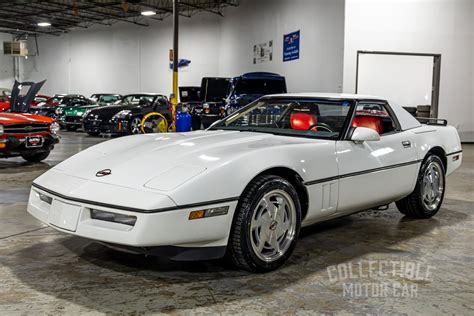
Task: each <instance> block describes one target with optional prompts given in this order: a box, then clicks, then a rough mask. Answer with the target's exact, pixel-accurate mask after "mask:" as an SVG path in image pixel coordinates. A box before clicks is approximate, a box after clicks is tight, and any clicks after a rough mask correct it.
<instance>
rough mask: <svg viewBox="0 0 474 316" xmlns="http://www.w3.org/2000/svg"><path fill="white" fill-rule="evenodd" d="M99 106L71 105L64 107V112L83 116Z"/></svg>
mask: <svg viewBox="0 0 474 316" xmlns="http://www.w3.org/2000/svg"><path fill="white" fill-rule="evenodd" d="M96 107H98V105H85V106H69V107H65V108H64V114H66V115H72V116H76V115H79V116H82V115H83V114H84V112H86V111H87V110H89V109H93V108H96Z"/></svg>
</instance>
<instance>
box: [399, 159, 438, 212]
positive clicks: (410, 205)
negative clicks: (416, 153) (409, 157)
mask: <svg viewBox="0 0 474 316" xmlns="http://www.w3.org/2000/svg"><path fill="white" fill-rule="evenodd" d="M445 186H446V181H445V170H444V165H443V162H442V161H441V159H440V158H439V157H438V156H436V155H430V156H428V157H427V158H426V159H425V160H424V161H423V164H422V165H421V168H420V173H419V175H418V179H417V183H416V187H415V190H414V191H413V192H412V193H411V194H410V195H409V196H407V197H405V198H403V199H401V200H399V201H397V202H396V204H397V208H398V210H399V211H400V212H402V213H403V214H405V215H407V216H409V217H414V218H430V217H432V216H434V215H435V214H436V213H438V211H439V209H440V207H441V204H442V203H443V198H444V191H445Z"/></svg>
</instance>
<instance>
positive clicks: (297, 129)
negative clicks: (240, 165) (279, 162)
mask: <svg viewBox="0 0 474 316" xmlns="http://www.w3.org/2000/svg"><path fill="white" fill-rule="evenodd" d="M352 104H353V101H350V100H327V99H315V100H309V99H260V100H258V101H256V102H254V103H251V104H250V105H248V106H246V107H245V108H243V109H241V110H240V111H238V112H236V113H234V114H232V115H230V116H228V117H227V118H225V119H224V120H222V121H220V122H218V123H217V124H216V125H214V126H213V127H211V129H213V130H216V129H222V130H238V131H250V132H261V133H271V134H278V135H287V136H302V137H314V138H324V139H337V138H338V137H339V135H340V134H341V133H342V131H343V129H344V124H345V122H346V121H347V120H348V116H349V113H350V108H351V106H352Z"/></svg>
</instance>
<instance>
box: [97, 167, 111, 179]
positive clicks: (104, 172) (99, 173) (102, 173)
mask: <svg viewBox="0 0 474 316" xmlns="http://www.w3.org/2000/svg"><path fill="white" fill-rule="evenodd" d="M111 174H112V170H110V169H103V170H99V171H97V173H96V174H95V176H96V177H99V178H100V177H105V176H110V175H111Z"/></svg>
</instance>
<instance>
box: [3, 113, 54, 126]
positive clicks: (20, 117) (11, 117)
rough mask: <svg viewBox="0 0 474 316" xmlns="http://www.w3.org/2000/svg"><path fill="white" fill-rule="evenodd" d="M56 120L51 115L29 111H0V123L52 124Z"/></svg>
mask: <svg viewBox="0 0 474 316" xmlns="http://www.w3.org/2000/svg"><path fill="white" fill-rule="evenodd" d="M53 122H54V120H53V119H52V118H50V117H46V116H41V115H34V114H29V113H0V124H2V125H10V124H28V123H46V124H51V123H53Z"/></svg>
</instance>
